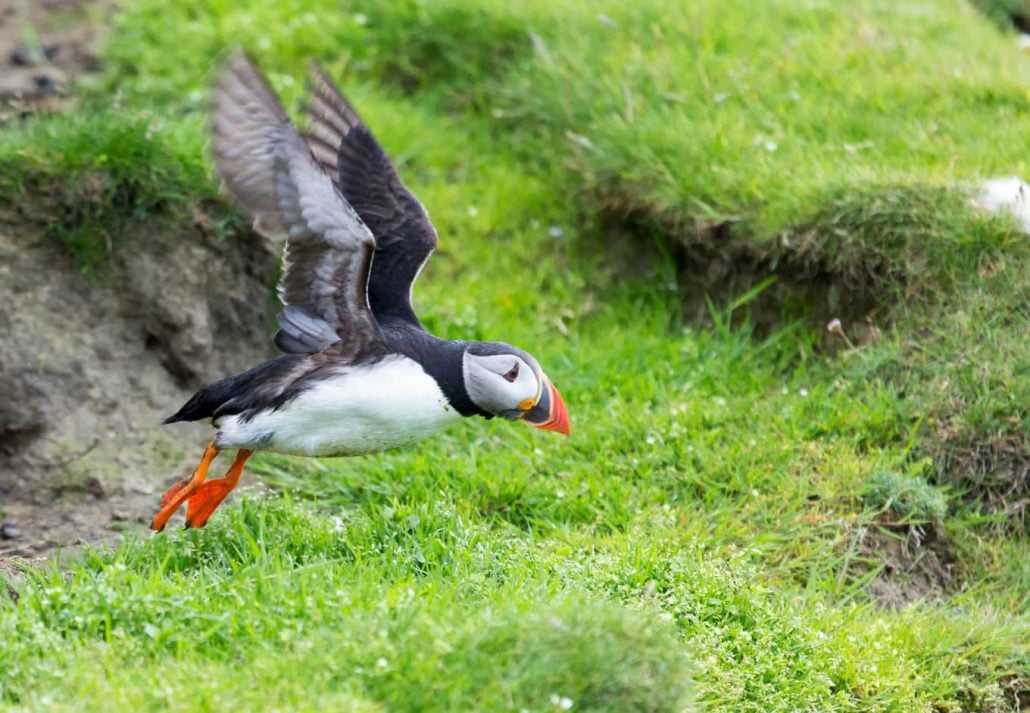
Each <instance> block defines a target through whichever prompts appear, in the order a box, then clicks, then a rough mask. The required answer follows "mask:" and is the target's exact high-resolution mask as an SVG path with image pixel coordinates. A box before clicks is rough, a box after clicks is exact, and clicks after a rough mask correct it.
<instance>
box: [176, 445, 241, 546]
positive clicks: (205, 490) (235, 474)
mask: <svg viewBox="0 0 1030 713" xmlns="http://www.w3.org/2000/svg"><path fill="white" fill-rule="evenodd" d="M252 453H253V451H248V450H245V449H242V448H241V449H240V450H239V452H237V453H236V460H234V461H233V462H232V465H231V466H229V472H228V473H226V474H225V477H224V478H215V479H214V480H209V481H207V482H206V483H204V484H203V485H202V486H200V487H199V488H197V490H196V491H195V492H194V493H193V494H192V495H190V497H189V503H188V504H187V505H186V527H188V528H189V527H203V526H204V525H206V524H207V519H208V518H209V517H211V514H212V513H213V512H214V511H215V510H217V509H218V506H219V505H221V504H222V501H223V500H225V498H226V496H227V495H228V494H229V493H231V492H232V491H233V489H234V488H235V487H236V486H237V485H238V484H239V482H240V476H241V475H243V464H244V463H246V462H247V459H248V458H250V456H251V454H252Z"/></svg>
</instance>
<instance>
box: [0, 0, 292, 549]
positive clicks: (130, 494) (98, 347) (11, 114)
mask: <svg viewBox="0 0 1030 713" xmlns="http://www.w3.org/2000/svg"><path fill="white" fill-rule="evenodd" d="M103 5H104V3H103V0H100V1H99V2H98V0H38V1H37V0H32V1H30V2H23V3H19V2H17V0H0V127H3V126H4V125H7V126H8V127H9V126H14V125H16V124H18V123H19V122H21V121H22V120H31V116H32V115H33V114H34V113H36V112H41V111H44V112H45V111H54V110H69V111H75V110H76V108H75V102H74V97H72V96H71V95H70V93H69V85H70V83H71V81H72V80H73V79H74V78H75V77H76V76H77V75H79V74H81V73H83V72H87V71H91V70H93V69H96V68H97V67H98V62H97V60H96V58H95V54H94V44H95V40H96V37H97V31H98V29H99V26H98V25H97V24H96V23H94V22H91V21H90V16H89V13H90V12H96V11H97V10H98V9H102V7H103ZM0 130H2V128H0ZM54 200H56V199H55V198H53V197H52V196H50V195H48V191H47V189H46V186H45V185H43V186H38V185H37V186H35V187H33V188H28V189H26V191H25V194H24V195H20V196H17V197H16V198H15V200H14V201H12V202H10V203H9V204H7V205H0V556H3V555H5V554H21V555H36V554H40V553H44V552H48V551H51V550H53V549H54V548H55V547H58V546H68V545H74V544H76V543H79V542H83V541H85V542H90V543H98V542H102V541H107V540H112V539H114V538H115V537H116V534H117V532H118V531H119V530H124V529H126V528H131V527H139V526H140V525H137V524H136V523H138V522H140V521H145V520H146V519H147V518H148V517H149V516H150V514H151V510H152V509H153V507H154V505H155V504H156V496H157V493H159V492H160V491H161V490H162V489H163V487H164V486H165V485H167V483H168V482H169V481H171V480H173V479H175V478H179V477H183V475H184V474H188V472H189V470H190V468H191V467H192V460H193V459H194V458H195V457H197V456H198V454H199V449H200V446H201V445H202V444H203V442H204V439H205V437H206V436H207V433H206V432H205V427H203V426H176V427H164V428H162V427H161V426H160V423H161V420H162V418H164V417H165V416H166V415H168V414H169V413H171V412H173V411H174V410H175V409H176V408H177V407H178V406H179V405H180V404H181V403H182V402H183V401H184V400H185V399H186V398H188V397H189V396H190V394H191V393H192V392H193V391H194V390H195V389H196V388H198V387H200V386H202V385H203V384H205V383H207V382H210V381H212V380H215V379H217V378H219V377H221V376H224V375H226V374H229V373H232V372H234V371H238V370H241V369H244V368H246V367H248V366H251V365H253V364H254V363H255V362H256V361H259V360H260V359H261V358H263V357H265V356H266V355H267V354H268V353H269V351H270V348H271V344H270V340H269V338H268V334H269V325H270V322H271V317H270V310H271V307H272V298H271V294H270V291H269V285H270V284H271V283H272V281H273V279H274V273H275V270H276V267H275V264H276V262H277V261H276V259H275V257H274V256H273V254H272V252H271V251H270V250H269V248H268V246H266V244H265V243H264V242H263V241H262V240H261V239H260V238H258V237H257V236H255V235H253V234H240V235H230V236H228V237H225V236H219V235H215V234H214V233H212V232H211V231H210V230H209V229H208V227H207V226H208V225H210V223H209V222H208V221H206V220H205V219H204V216H203V214H202V211H200V209H199V208H198V209H197V211H198V212H197V213H196V214H195V216H194V218H195V220H194V221H192V223H191V222H190V221H189V220H186V221H181V220H180V221H170V220H162V219H160V218H158V217H155V218H154V219H153V220H151V221H144V222H143V223H136V224H134V225H133V227H132V228H130V230H129V233H130V234H129V235H124V236H122V235H119V236H118V237H119V239H118V240H117V241H113V242H116V243H117V247H116V248H111V250H110V251H109V252H110V255H109V256H108V257H109V261H108V264H107V265H105V266H104V268H103V270H102V271H101V273H102V274H101V275H100V276H99V277H98V278H95V279H92V280H90V279H87V278H86V277H84V276H83V274H82V273H81V272H80V271H79V270H78V269H77V268H76V267H75V264H74V262H73V259H72V256H71V255H70V251H69V249H68V248H67V247H64V246H62V245H60V244H59V243H58V242H57V240H55V239H53V238H52V237H49V236H48V233H47V226H48V225H52V223H53V216H54V215H55V211H56V210H57V209H58V206H55V205H52V203H53V201H54ZM195 451H196V452H195Z"/></svg>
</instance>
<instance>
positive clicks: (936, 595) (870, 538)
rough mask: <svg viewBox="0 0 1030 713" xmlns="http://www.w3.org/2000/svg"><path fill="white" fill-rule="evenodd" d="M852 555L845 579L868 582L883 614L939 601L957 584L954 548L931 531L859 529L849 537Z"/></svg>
mask: <svg viewBox="0 0 1030 713" xmlns="http://www.w3.org/2000/svg"><path fill="white" fill-rule="evenodd" d="M853 549H854V550H855V551H856V552H857V557H855V558H854V560H853V566H852V567H851V571H850V573H849V575H850V577H851V578H852V579H855V580H866V579H868V582H867V583H866V585H865V586H866V590H867V591H868V593H869V595H870V596H871V597H872V598H873V599H874V600H875V601H876V602H877V603H878V604H880V605H881V606H883V607H885V608H887V609H903V608H905V607H907V606H909V605H911V604H915V603H917V602H925V601H929V602H934V601H939V600H941V599H943V598H944V597H946V596H947V595H948V594H951V593H954V592H955V591H957V590H958V588H959V586H960V584H961V580H962V572H961V569H960V566H959V561H958V557H957V555H956V553H955V551H954V548H953V547H952V545H951V543H950V542H949V541H948V540H947V538H946V537H945V536H944V535H943V534H942V533H941V532H940V531H939V529H938V528H937V527H935V526H933V525H905V524H879V525H873V526H869V525H863V526H860V527H859V528H858V529H857V530H856V531H855V533H854V542H853ZM870 575H871V576H870Z"/></svg>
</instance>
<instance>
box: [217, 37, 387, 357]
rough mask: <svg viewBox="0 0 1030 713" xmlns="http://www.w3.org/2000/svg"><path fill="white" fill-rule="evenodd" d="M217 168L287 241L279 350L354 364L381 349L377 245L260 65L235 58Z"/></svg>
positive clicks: (222, 100) (225, 90)
mask: <svg viewBox="0 0 1030 713" xmlns="http://www.w3.org/2000/svg"><path fill="white" fill-rule="evenodd" d="M211 132H212V142H211V150H212V154H213V156H214V160H215V168H216V170H217V171H218V174H219V176H221V178H222V180H223V181H224V182H225V185H226V187H227V188H228V189H229V191H230V192H231V193H232V195H233V196H234V197H235V198H236V200H237V202H238V203H239V205H240V208H241V209H242V210H243V211H244V212H245V213H246V214H247V215H249V216H250V217H251V218H253V220H254V224H255V227H256V228H258V229H259V230H263V231H274V232H279V233H285V234H286V245H285V248H284V251H283V274H282V279H281V280H280V282H279V297H280V299H281V301H282V303H283V305H284V309H283V311H282V312H281V313H280V315H279V317H278V321H279V326H280V331H279V334H277V335H276V343H277V344H278V345H279V346H280V348H282V349H283V350H284V351H287V352H294V353H298V352H300V353H303V352H307V353H312V352H316V351H321V350H323V349H326V348H327V347H329V346H331V345H334V344H335V345H337V346H335V347H334V349H335V350H336V351H338V352H339V353H340V354H341V355H343V356H350V357H354V356H356V355H358V354H360V353H362V352H363V351H365V350H367V349H369V348H371V347H375V346H378V345H380V344H381V343H382V336H381V333H380V330H379V326H378V324H377V322H376V320H375V317H374V316H373V314H372V310H371V308H370V306H369V301H368V275H369V268H370V265H371V262H372V254H373V252H374V250H375V238H374V237H373V235H372V232H371V231H370V230H369V229H368V227H367V226H366V225H365V224H364V223H363V222H362V220H361V218H360V217H359V216H358V214H357V213H356V212H355V210H354V209H353V208H352V207H351V206H350V204H348V203H347V201H346V200H345V199H344V198H343V197H342V196H341V195H340V192H339V191H338V190H337V188H336V187H335V185H334V183H333V181H332V180H331V179H330V177H329V176H328V175H326V173H325V172H324V171H323V169H322V168H321V165H320V163H319V162H318V161H317V160H316V158H315V157H314V156H313V155H312V152H311V150H310V149H309V148H308V145H307V144H306V143H305V142H304V140H303V139H302V138H301V137H300V135H299V134H298V133H297V130H296V129H295V128H294V126H293V124H292V123H291V122H290V120H289V117H287V115H286V112H285V111H284V110H283V109H282V107H281V106H280V104H279V101H278V99H277V98H276V96H275V93H274V92H273V91H272V89H271V88H270V87H269V86H268V83H267V82H266V81H265V79H264V77H262V75H261V73H260V71H259V70H258V69H257V67H256V65H255V64H254V63H253V62H252V61H251V60H250V59H249V58H248V57H247V56H246V55H243V54H236V55H233V56H232V57H230V58H229V60H228V61H227V62H226V64H225V67H224V69H223V71H222V73H221V76H220V78H219V80H218V82H217V84H216V85H215V89H214V93H213V98H212V114H211Z"/></svg>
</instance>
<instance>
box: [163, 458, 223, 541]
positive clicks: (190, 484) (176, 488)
mask: <svg viewBox="0 0 1030 713" xmlns="http://www.w3.org/2000/svg"><path fill="white" fill-rule="evenodd" d="M217 455H218V449H217V448H215V444H214V443H209V444H208V445H207V449H206V450H205V451H204V457H203V458H201V459H200V464H199V465H198V466H197V469H196V470H194V471H193V476H192V477H190V478H188V479H186V480H181V481H179V482H178V483H176V484H175V485H173V486H172V487H170V488H168V490H166V491H165V494H164V495H162V496H161V510H160V511H159V512H158V513H157V514H156V515H154V519H153V520H151V521H150V529H151V530H154V531H155V532H161V530H163V529H165V525H167V524H168V518H170V517H171V516H172V515H173V514H174V513H175V511H176V510H178V509H179V508H180V507H182V504H183V503H184V502H186V499H187V498H189V496H190V495H191V494H192V493H193V492H194V491H195V490H196V489H197V488H199V487H200V486H201V485H202V484H203V482H204V479H205V478H206V477H207V469H208V468H209V467H210V465H211V461H213V460H214V459H215V457H216V456H217Z"/></svg>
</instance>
